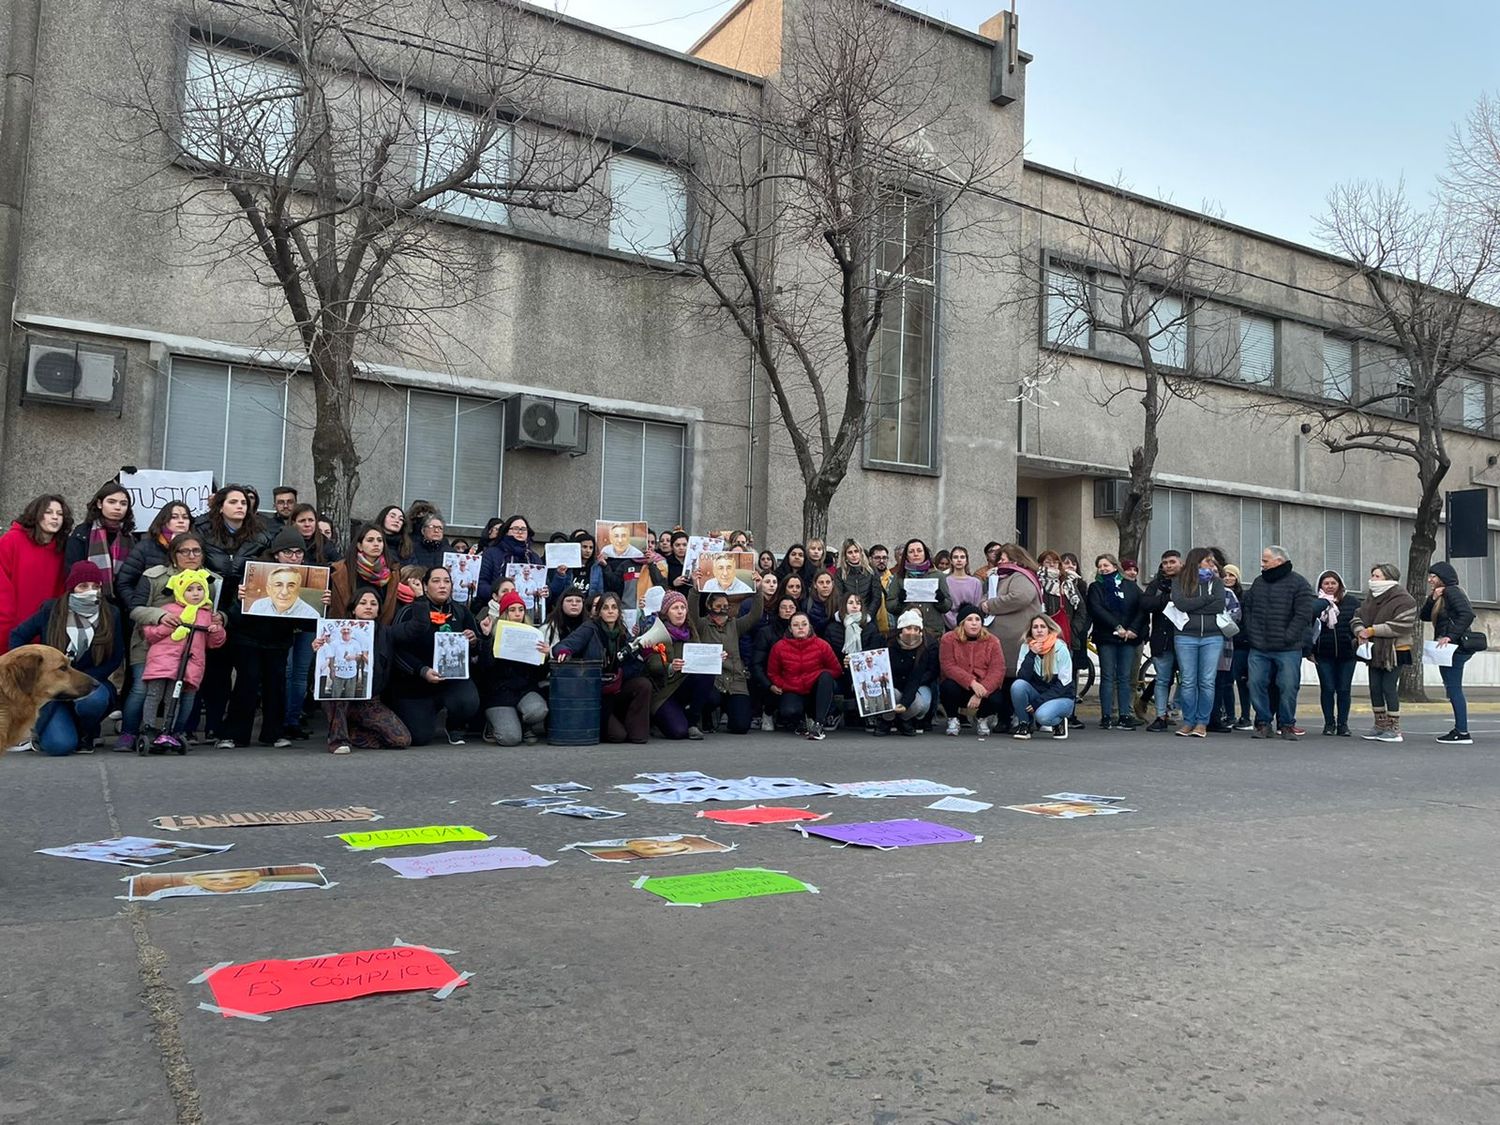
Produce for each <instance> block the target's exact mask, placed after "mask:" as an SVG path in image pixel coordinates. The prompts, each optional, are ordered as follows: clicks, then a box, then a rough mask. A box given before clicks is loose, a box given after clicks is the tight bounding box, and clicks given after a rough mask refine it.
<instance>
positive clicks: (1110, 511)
mask: <svg viewBox="0 0 1500 1125" xmlns="http://www.w3.org/2000/svg"><path fill="white" fill-rule="evenodd" d="M1129 495H1130V482H1129V481H1128V480H1121V479H1120V478H1118V477H1112V478H1110V479H1108V480H1096V481H1095V482H1094V518H1095V519H1104V518H1105V517H1106V516H1117V515H1119V514H1120V513H1121V512H1123V511H1124V510H1125V500H1126V498H1127V497H1128V496H1129Z"/></svg>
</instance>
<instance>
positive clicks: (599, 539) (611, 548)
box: [594, 520, 650, 559]
mask: <svg viewBox="0 0 1500 1125" xmlns="http://www.w3.org/2000/svg"><path fill="white" fill-rule="evenodd" d="M649 535H650V529H649V528H648V527H647V526H646V521H645V520H635V521H630V520H627V521H625V522H623V523H615V522H613V521H611V520H596V521H595V522H594V542H595V543H597V544H598V545H599V554H600V556H601V557H603V558H606V559H640V558H645V556H646V548H647V547H648V546H649V545H650V538H649Z"/></svg>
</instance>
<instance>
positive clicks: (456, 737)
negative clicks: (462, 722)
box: [443, 730, 467, 746]
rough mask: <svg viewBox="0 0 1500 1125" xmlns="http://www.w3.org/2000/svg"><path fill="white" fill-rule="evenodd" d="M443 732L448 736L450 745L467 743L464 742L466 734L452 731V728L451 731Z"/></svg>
mask: <svg viewBox="0 0 1500 1125" xmlns="http://www.w3.org/2000/svg"><path fill="white" fill-rule="evenodd" d="M443 733H444V734H446V735H447V736H448V745H449V746H464V745H467V744H466V743H465V742H464V736H463V735H461V734H458V733H457V732H455V731H451V730H450V731H444V732H443Z"/></svg>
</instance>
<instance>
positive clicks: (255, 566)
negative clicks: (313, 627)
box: [240, 562, 328, 621]
mask: <svg viewBox="0 0 1500 1125" xmlns="http://www.w3.org/2000/svg"><path fill="white" fill-rule="evenodd" d="M327 592H328V568H327V567H326V566H304V565H302V564H300V563H279V562H247V563H246V564H245V580H244V581H243V582H242V583H241V584H240V611H241V612H242V613H248V614H250V615H251V616H252V617H280V618H284V619H286V620H290V621H316V620H318V619H319V618H320V617H322V616H323V595H324V594H326V593H327Z"/></svg>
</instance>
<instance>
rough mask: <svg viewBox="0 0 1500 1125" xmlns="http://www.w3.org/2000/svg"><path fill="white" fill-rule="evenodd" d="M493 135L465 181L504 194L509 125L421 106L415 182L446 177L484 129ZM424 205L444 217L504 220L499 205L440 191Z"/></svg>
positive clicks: (432, 181)
mask: <svg viewBox="0 0 1500 1125" xmlns="http://www.w3.org/2000/svg"><path fill="white" fill-rule="evenodd" d="M487 129H488V130H492V132H493V135H492V136H491V137H490V139H489V143H488V144H487V145H485V148H484V151H483V152H482V153H481V154H480V157H479V166H478V167H477V168H475V170H474V172H473V173H472V174H471V175H469V176H468V177H467V178H466V179H465V180H464V183H466V184H472V185H474V186H475V187H476V188H480V187H482V186H489V187H490V190H491V192H492V193H495V192H499V191H501V190H503V185H504V184H505V182H506V179H507V177H508V176H509V175H510V141H511V133H510V128H509V126H505V125H496V124H494V123H491V122H486V121H485V120H484V119H483V118H481V117H478V116H476V115H475V114H472V113H464V112H463V111H461V110H456V109H447V108H444V107H442V106H435V105H431V104H427V103H424V104H423V106H422V136H421V140H420V144H421V148H422V156H421V160H422V167H421V169H420V172H419V177H420V178H419V181H418V182H419V184H420V185H421V186H423V187H426V186H428V185H431V184H436V183H439V182H441V181H442V180H445V179H447V178H448V177H449V176H451V175H452V174H453V170H454V169H455V168H457V167H458V166H459V164H461V163H462V162H463V161H464V160H465V159H466V158H467V157H468V156H469V155H470V154H471V153H473V152H474V150H475V149H476V148H477V147H478V146H479V144H480V143H481V139H482V137H483V136H484V133H485V130H487ZM427 206H428V207H429V208H430V209H432V210H434V211H441V212H443V213H444V214H446V215H460V216H462V217H464V218H467V219H477V220H478V221H480V222H483V223H495V224H503V223H504V222H505V221H506V219H507V218H508V217H509V216H508V214H507V211H506V207H505V204H504V203H501V202H499V201H498V200H495V199H483V198H480V197H478V196H474V195H465V194H464V193H463V192H462V191H445V192H443V193H442V194H441V195H435V196H433V197H432V198H431V199H429V200H428V201H427Z"/></svg>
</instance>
